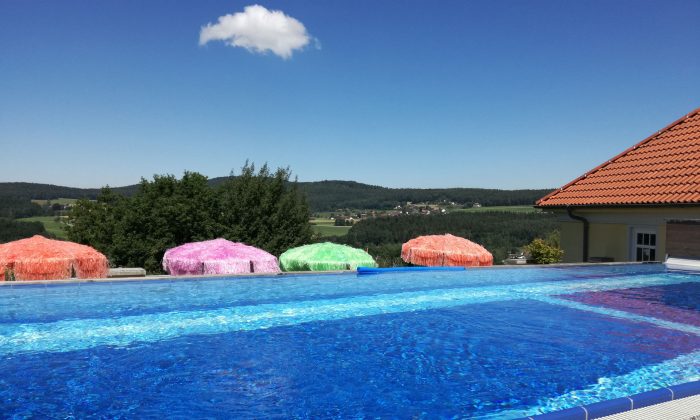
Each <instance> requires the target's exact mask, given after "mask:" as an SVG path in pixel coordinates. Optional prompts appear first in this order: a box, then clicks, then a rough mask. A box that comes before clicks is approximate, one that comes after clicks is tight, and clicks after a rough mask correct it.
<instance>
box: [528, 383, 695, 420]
mask: <svg viewBox="0 0 700 420" xmlns="http://www.w3.org/2000/svg"><path fill="white" fill-rule="evenodd" d="M695 395H700V380H698V381H692V382H686V383H682V384H678V385H672V386H668V387H664V388H658V389H654V390H651V391H647V392H641V393H639V394H633V395H630V396H627V397H620V398H614V399H611V400H605V401H599V402H596V403H591V404H584V405H579V406H576V407H571V408H566V409H563V410H559V411H553V412H550V413H543V414H536V415H532V416H525V417H522V418H521V419H522V420H579V419H580V420H589V419H597V418H601V417H606V416H612V415H615V414H621V413H626V412H628V411H633V410H637V409H639V408H644V407H649V406H652V405H656V404H662V403H665V402H670V401H675V400H679V399H682V398H687V397H692V396H695Z"/></svg>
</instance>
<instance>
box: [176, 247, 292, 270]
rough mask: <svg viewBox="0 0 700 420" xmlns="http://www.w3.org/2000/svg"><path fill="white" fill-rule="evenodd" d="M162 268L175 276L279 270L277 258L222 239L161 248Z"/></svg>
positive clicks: (256, 249)
mask: <svg viewBox="0 0 700 420" xmlns="http://www.w3.org/2000/svg"><path fill="white" fill-rule="evenodd" d="M163 269H164V270H165V271H167V272H168V273H170V274H172V275H175V276H182V275H188V274H189V275H196V274H246V273H279V272H280V267H279V264H278V262H277V257H275V256H274V255H272V254H270V253H268V252H265V251H263V250H262V249H259V248H255V247H252V246H248V245H246V244H243V243H240V242H231V241H227V240H226V239H214V240H211V241H202V242H191V243H188V244H184V245H180V246H178V247H175V248H171V249H169V250H167V251H165V255H163Z"/></svg>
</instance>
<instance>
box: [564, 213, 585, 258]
mask: <svg viewBox="0 0 700 420" xmlns="http://www.w3.org/2000/svg"><path fill="white" fill-rule="evenodd" d="M566 213H567V214H568V215H569V217H570V218H572V219H574V220H578V221H579V222H581V223H583V262H586V261H588V230H589V227H590V224H589V223H588V219H586V218H585V217H583V216H576V215H575V214H574V213H573V211H572V210H571V207H567V208H566Z"/></svg>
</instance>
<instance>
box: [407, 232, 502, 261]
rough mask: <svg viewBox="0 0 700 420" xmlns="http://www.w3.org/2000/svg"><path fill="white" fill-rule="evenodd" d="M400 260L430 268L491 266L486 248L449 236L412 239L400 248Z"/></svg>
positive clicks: (490, 256)
mask: <svg viewBox="0 0 700 420" xmlns="http://www.w3.org/2000/svg"><path fill="white" fill-rule="evenodd" d="M401 258H402V259H403V260H404V261H406V262H407V263H411V264H415V265H426V266H430V267H440V266H463V267H474V266H484V265H493V255H491V253H490V252H489V251H487V250H486V248H484V247H483V246H481V245H479V244H476V243H474V242H472V241H470V240H467V239H464V238H460V237H459V236H453V235H450V234H447V235H428V236H419V237H417V238H413V239H411V240H410V241H408V242H406V243H405V244H403V245H402V246H401Z"/></svg>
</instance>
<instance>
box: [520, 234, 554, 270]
mask: <svg viewBox="0 0 700 420" xmlns="http://www.w3.org/2000/svg"><path fill="white" fill-rule="evenodd" d="M525 252H526V254H528V261H530V262H533V263H535V264H553V263H558V262H559V261H561V257H563V256H564V251H562V250H561V249H559V247H558V246H556V245H554V244H549V243H547V241H545V240H544V239H540V238H536V239H534V240H533V241H532V242H530V244H528V245H525Z"/></svg>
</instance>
